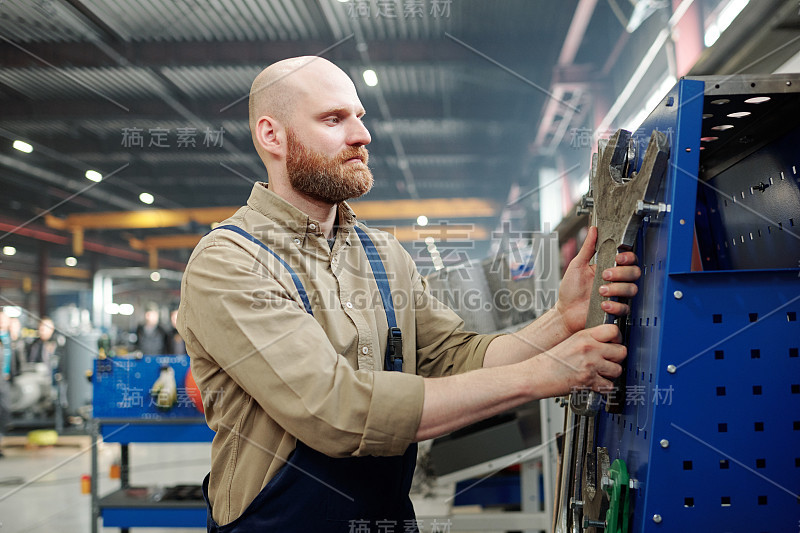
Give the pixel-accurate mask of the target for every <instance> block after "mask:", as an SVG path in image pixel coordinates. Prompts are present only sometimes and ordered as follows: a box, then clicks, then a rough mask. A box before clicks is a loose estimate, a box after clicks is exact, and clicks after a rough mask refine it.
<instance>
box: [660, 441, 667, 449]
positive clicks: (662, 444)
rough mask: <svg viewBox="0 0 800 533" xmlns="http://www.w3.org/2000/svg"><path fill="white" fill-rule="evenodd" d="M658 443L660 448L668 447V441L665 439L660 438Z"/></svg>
mask: <svg viewBox="0 0 800 533" xmlns="http://www.w3.org/2000/svg"><path fill="white" fill-rule="evenodd" d="M659 444H661V447H662V448H669V441H668V440H667V439H661V441H660V442H659Z"/></svg>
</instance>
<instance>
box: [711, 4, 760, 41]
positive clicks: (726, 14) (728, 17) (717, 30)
mask: <svg viewBox="0 0 800 533" xmlns="http://www.w3.org/2000/svg"><path fill="white" fill-rule="evenodd" d="M749 3H750V0H731V1H730V2H728V4H727V5H726V6H725V7H724V8H722V10H720V12H719V15H717V19H716V20H715V21H714V22H712V23H711V24H710V25H709V26H708V28H707V29H706V33H705V36H704V37H703V42H704V43H705V45H706V47H710V46H712V45H713V44H714V43H715V42H717V39H719V36H720V35H722V32H724V31H725V30H726V29H728V26H730V25H731V22H733V21H734V19H735V18H736V17H737V16H738V15H739V13H741V12H742V10H743V9H744V8H745V7H747V4H749Z"/></svg>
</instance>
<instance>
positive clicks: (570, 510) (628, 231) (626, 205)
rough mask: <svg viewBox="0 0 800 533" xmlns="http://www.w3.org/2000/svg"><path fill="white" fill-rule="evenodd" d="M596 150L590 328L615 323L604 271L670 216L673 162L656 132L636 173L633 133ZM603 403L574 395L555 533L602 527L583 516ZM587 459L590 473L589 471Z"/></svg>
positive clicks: (588, 203)
mask: <svg viewBox="0 0 800 533" xmlns="http://www.w3.org/2000/svg"><path fill="white" fill-rule="evenodd" d="M598 148H599V151H598V154H596V157H593V160H592V171H591V173H590V183H589V193H587V196H586V197H585V198H584V199H583V200H582V202H581V208H583V209H588V208H591V209H592V211H593V217H592V218H593V224H594V225H595V226H597V254H596V259H595V262H596V266H595V278H594V284H593V286H592V292H591V298H590V301H589V314H588V316H587V319H586V328H592V327H595V326H598V325H601V324H608V323H613V322H614V320H615V318H616V317H614V316H612V315H608V314H607V313H605V311H603V309H602V308H601V306H600V304H601V303H602V302H603V297H602V296H600V293H599V288H600V286H601V285H603V284H604V283H605V281H604V280H603V278H602V275H603V271H605V270H606V269H608V268H611V267H613V266H615V257H616V255H617V253H619V252H623V251H630V250H632V249H633V245H634V243H635V241H636V235H637V233H638V231H639V228H640V226H641V223H642V220H643V219H644V217H645V216H649V215H651V214H659V213H664V212H667V211H669V208H668V206H666V205H665V204H663V203H661V204H659V203H656V197H657V194H658V189H659V187H660V185H661V180H662V177H663V175H664V173H665V171H666V168H667V164H668V159H669V140H668V138H667V136H666V135H665V134H664V133H661V132H659V131H657V130H654V131H653V132H652V134H651V136H650V141H649V143H648V145H647V150H646V151H645V154H644V157H643V159H642V165H641V169H640V170H639V171H638V172H635V171H634V169H635V167H636V162H637V148H638V145H637V144H636V139H635V138H634V139H632V138H631V133H630V132H629V131H626V130H622V129H621V130H617V132H616V133H614V135H613V136H612V137H611V138H610V139H609V140H608V142H601V143H599V146H598ZM623 385H624V380H617V382H615V388H616V390H615V392H616V393H617V394H620V393H621V396H619V395H618V396H617V398H619V397H624V391H621V388H622V386H623ZM601 402H602V396H601V395H600V394H598V393H596V392H593V391H586V390H580V391H573V392H572V394H571V395H570V399H569V405H568V407H567V413H566V420H565V427H564V449H563V457H562V461H561V468H562V470H561V475H560V477H559V482H558V486H557V492H556V506H555V507H556V508H555V509H554V531H555V532H556V533H568V532H571V533H580V532H581V530H583V529H585V528H586V529H588V528H590V527H594V528H596V527H598V523H599V522H600V521H599V519H598V516H597V515H595V516H585V515H587V514H588V513H586V512H585V510H584V506H585V505H586V501H585V500H584V485H587V486H590V488H591V487H596V485H597V481H596V479H593V480H592V481H591V483H587V482H586V477H587V475H586V474H587V473H589V474H591V477H593V478H596V476H597V474H598V472H597V468H596V466H594V461H595V460H596V459H595V456H596V455H595V453H594V452H593V450H594V440H595V439H594V433H595V415H596V414H597V411H598V409H599V408H600V405H601ZM611 409H613V406H612V405H611V403H610V402H606V410H611ZM587 456H588V458H589V461H590V462H591V463H592V468H593V471H592V472H588V471H589V470H591V469H592V468H589V467H587V466H586V465H587ZM593 511H596V509H594V510H593ZM592 514H594V513H592ZM584 518H586V519H587V520H588V521H586V522H585V521H584Z"/></svg>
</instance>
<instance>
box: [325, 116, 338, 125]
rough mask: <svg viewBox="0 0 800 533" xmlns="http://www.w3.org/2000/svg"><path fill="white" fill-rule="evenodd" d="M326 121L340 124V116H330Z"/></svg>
mask: <svg viewBox="0 0 800 533" xmlns="http://www.w3.org/2000/svg"><path fill="white" fill-rule="evenodd" d="M325 122H328V123H330V124H338V123H339V117H328V118H326V119H325Z"/></svg>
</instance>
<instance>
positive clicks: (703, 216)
mask: <svg viewBox="0 0 800 533" xmlns="http://www.w3.org/2000/svg"><path fill="white" fill-rule="evenodd" d="M729 81H730V83H731V87H732V89H731V90H732V92H733V93H735V94H736V97H735V98H733V97H731V98H729V100H732V101H734V100H735V101H736V102H739V100H741V101H742V102H744V100H746V99H747V98H745V97H744V96H742V95H744V94H746V93H748V91H752V92H753V95H757V94H759V93H757V92H756V91H759V90H762V91H763V89H762V87H763V86H764V84H763V83H762V81H763V80H757V81H753V82H751V81H750V80H749V79H744V78H740V77H737V78H731V79H730V80H729ZM769 81H770V84H769V85H768V86H769V87H771V88H773V90H774V88H775V87H782V89H781V90H780V99H781V101H783V102H789V104H787V105H795V104H793V103H791V99H795V100H796V101H797V104H800V94H798V93H797V92H791V90H792V88H793V87H797V86H798V84H800V80H798V79H797V76H795V79H792V78H785V79H777V80H775V79H771V80H769ZM787 81H788V82H791V84H788V85H787V84H786V82H787ZM751 83H753V84H755V87H751V86H750V84H751ZM704 88H705V89H706V90H705V91H704ZM725 90H726V81H725V80H714V81H712V82H711V86H710V89H709V87H708V86H707V85H705V84H704V82H703V81H701V80H682V81H681V82H679V83H678V85H677V86H676V87H675V88H674V89H673V90H672V91H671V92H670V94H669V95H668V96H667V98H665V99H664V101H663V102H662V103H661V104H660V105H659V107H658V108H657V109H656V110H655V111H654V112H653V113H652V114H651V115H650V117H648V119H647V120H646V121H645V124H644V126H643V127H642V128H641V129H640V130H639V132H637V133H640V134H641V136H642V138H644V139H646V138H647V137H649V132H650V131H651V130H652V129H656V128H657V129H659V130H661V131H664V132H667V133H669V134H670V140H671V143H670V144H671V155H670V168H669V171H668V175H667V176H666V178H665V180H664V184H663V186H662V191H661V193H660V194H661V201H664V202H666V203H668V204H670V206H671V212H669V213H666V214H665V215H661V216H659V217H655V218H652V219H651V220H649V221H647V222H646V224H645V227H644V228H643V230H642V232H641V233H640V238H639V243H638V250H637V253H638V255H639V257H640V259H641V262H642V268H643V271H644V275H643V277H642V282H641V284H640V293H639V296H637V297H636V299H635V300H634V302H633V303H632V306H633V312H632V315H631V317H630V319H629V327H628V336H629V356H628V369H627V377H626V385H627V393H626V395H625V397H620V398H616V399H615V400H616V401H619V402H622V403H624V409H623V412H622V413H621V414H620V415H611V414H608V413H604V412H601V413H600V415H598V438H597V441H598V445H599V446H605V447H607V448H608V449H609V454H610V458H611V460H612V461H613V460H614V459H616V458H621V459H623V460H625V461H626V463H627V466H628V470H629V471H630V472H631V476H632V477H633V478H636V479H637V480H638V481H639V482H640V483H641V486H640V487H639V488H638V489H636V490H634V491H633V492H632V494H633V499H634V501H633V531H704V532H713V531H719V532H728V531H743V532H768V531H769V532H791V531H797V530H798V521H799V520H800V499H799V498H798V494H800V357H799V356H798V350H799V349H800V321H798V315H800V277H798V276H800V268H798V266H800V264H798V260H800V228H796V225H797V223H798V222H797V221H798V219H799V218H800V194H797V183H798V182H797V181H796V179H795V178H796V175H795V174H794V171H793V168H792V165H793V164H795V165H796V163H791V161H792V159H793V158H794V159H796V158H797V153H798V152H797V146H798V143H797V140H798V138H797V137H798V130H797V129H796V126H797V120H796V118H793V119H792V120H794V122H795V124H794V126H793V127H792V128H787V127H786V124H785V122H786V118H787V116H786V115H785V114H784V115H781V119H782V121H783V124H782V125H781V126H780V127H778V126H776V128H777V130H776V131H775V132H772V133H771V134H769V135H762V136H760V137H759V139H761V140H760V141H759V143H758V144H759V145H758V146H749V147H743V148H741V149H740V152H741V153H736V148H737V143H739V141H738V138H737V137H736V136H735V135H734V133H732V132H730V131H728V130H730V129H734V130H735V129H736V128H737V127H739V126H740V125H735V126H734V128H728V129H726V130H724V131H728V133H727V134H726V135H727V136H726V137H725V138H722V139H720V140H721V141H724V142H725V143H726V144H725V147H722V148H717V149H715V151H714V152H713V153H709V157H708V158H705V157H702V158H701V156H700V152H701V151H700V146H701V144H704V143H705V141H704V142H703V143H701V141H700V138H701V136H704V135H705V130H706V129H707V128H708V124H706V125H705V126H704V123H703V121H704V118H703V116H704V115H713V114H714V113H717V114H719V111H713V110H711V109H710V108H708V106H709V105H715V106H720V105H722V104H710V100H711V99H724V98H725ZM709 92H712V93H713V94H711V95H709V94H708V93H709ZM704 93H705V94H704ZM760 94H764V93H763V92H762V93H760ZM767 94H773V95H774V94H775V93H767ZM709 96H713V98H709ZM731 112H735V111H731ZM726 116H727V115H726ZM709 118H711V117H707V118H706V119H705V120H709ZM734 118H735V117H728V120H729V121H733V120H734ZM763 120H767V121H768V120H771V119H770V117H769V116H767V117H766V118H764V119H762V121H761V123H759V124H756V121H751V122H747V123H742V124H744V125H746V126H747V127H748V128H750V133H751V135H755V133H754V131H755V129H754V128H756V127H757V129H758V132H761V133H760V134H759V135H761V134H763V133H764V132H767V131H768V124H765V123H764V122H763ZM778 130H779V131H778ZM744 134H745V133H741V135H744ZM741 135H740V136H741ZM739 144H750V143H739ZM643 152H644V151H643V150H640V154H641V153H643ZM703 156H705V154H703ZM701 165H702V167H701ZM709 165H711V166H713V167H714V169H715V170H714V172H713V173H710V172H708V169H709V168H710V166H709ZM701 168H703V169H705V171H706V172H707V173H706V174H702V175H701V173H700V172H699V171H700V169H701ZM798 170H800V169H798ZM780 172H783V175H784V180H783V181H784V183H783V185H781V186H780V187H779V186H778V184H777V183H775V180H776V178H778V179H780ZM770 175H771V176H772V177H773V183H772V184H770V187H768V188H766V189H765V190H764V191H761V190H758V189H756V190H754V191H753V193H752V194H751V193H750V190H749V187H750V185H755V184H757V183H759V182H760V181H763V180H765V179H767V178H768V177H769V176H770ZM790 180H791V181H790ZM751 181H752V183H750V182H751ZM745 186H746V187H745ZM742 192H744V195H745V197H744V198H742ZM734 193H735V194H737V195H738V198H737V202H736V206H735V207H734V206H733V204H734V202H733V195H734ZM762 193H764V194H762ZM726 199H727V200H728V201H729V203H730V204H731V205H730V206H728V207H725V206H724V201H725V200H726ZM715 202H716V205H715ZM720 205H722V207H721V208H720V207H719V206H720ZM712 207H713V209H714V210H713V211H712ZM726 209H727V210H726ZM778 217H780V221H782V222H783V224H782V229H777V230H776V231H777V232H781V233H779V234H778V235H777V236H774V238H772V239H771V240H769V239H768V238H766V237H764V236H763V235H762V236H761V237H760V238H761V239H762V240H761V241H757V239H758V238H759V237H757V235H758V234H757V229H758V228H759V227H760V228H763V230H764V231H767V230H766V227H767V226H768V225H771V226H773V229H775V228H776V227H777V223H776V222H778V221H777V220H775V219H776V218H778ZM695 218H697V230H698V237H700V238H699V252H700V255H701V257H702V258H703V260H704V262H705V268H706V271H702V272H693V271H691V257H692V250H693V245H694V234H695V223H694V222H695ZM765 219H769V220H765ZM789 219H793V221H794V224H795V226H793V225H792V223H791V222H789ZM771 221H774V222H771ZM748 228H756V233H755V234H754V236H753V239H752V240H751V239H750V235H749V233H750V231H751V230H750V229H748ZM734 236H735V237H736V238H737V239H738V240H739V242H738V243H737V244H736V246H737V247H738V248H737V253H735V254H731V253H730V250H731V249H732V248H733V245H732V244H731V245H730V246H731V248H729V249H728V253H722V251H723V250H725V247H724V244H723V242H724V240H725V239H733V238H734ZM743 237H744V240H745V242H742V238H743ZM717 244H720V247H719V249H718V248H717ZM739 250H741V251H740V252H739ZM706 258H709V259H706ZM745 269H750V270H745Z"/></svg>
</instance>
